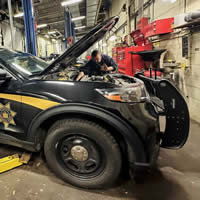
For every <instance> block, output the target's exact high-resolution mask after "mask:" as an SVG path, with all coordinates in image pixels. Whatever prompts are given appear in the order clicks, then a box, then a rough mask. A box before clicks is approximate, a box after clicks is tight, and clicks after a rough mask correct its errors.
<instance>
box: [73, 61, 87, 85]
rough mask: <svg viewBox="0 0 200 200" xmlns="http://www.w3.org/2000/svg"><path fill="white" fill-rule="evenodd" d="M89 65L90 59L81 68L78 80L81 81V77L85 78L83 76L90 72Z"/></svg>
mask: <svg viewBox="0 0 200 200" xmlns="http://www.w3.org/2000/svg"><path fill="white" fill-rule="evenodd" d="M89 66H90V61H88V63H87V64H86V65H85V66H83V67H81V68H80V72H79V74H78V76H77V78H76V81H80V80H81V78H83V76H85V75H88V74H89Z"/></svg>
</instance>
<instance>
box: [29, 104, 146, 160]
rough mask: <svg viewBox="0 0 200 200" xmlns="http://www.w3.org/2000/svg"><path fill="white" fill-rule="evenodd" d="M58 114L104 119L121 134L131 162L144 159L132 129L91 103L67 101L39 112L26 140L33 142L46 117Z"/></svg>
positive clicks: (140, 146) (138, 141) (142, 148)
mask: <svg viewBox="0 0 200 200" xmlns="http://www.w3.org/2000/svg"><path fill="white" fill-rule="evenodd" d="M60 114H83V115H87V116H91V117H94V118H96V119H100V120H102V121H104V122H105V123H107V124H108V125H109V126H110V127H113V128H114V129H116V130H118V132H119V133H120V134H121V135H122V136H123V138H124V140H125V142H126V143H127V145H128V154H129V155H128V156H129V161H130V162H131V163H134V162H145V161H146V156H145V151H144V145H143V144H142V141H141V139H140V138H139V136H138V135H137V133H136V132H135V131H134V129H133V128H132V127H131V126H129V124H127V123H126V122H125V121H124V120H122V119H121V118H119V117H118V116H116V115H114V114H113V113H110V112H109V111H106V110H104V109H102V108H99V107H96V106H93V105H86V104H79V103H76V104H75V103H67V104H62V105H59V106H55V107H53V108H49V109H47V110H45V111H43V112H41V113H40V114H38V115H37V116H36V117H35V118H34V119H33V121H32V123H31V125H30V126H29V130H28V134H27V138H28V140H32V141H30V142H35V141H36V140H35V139H36V138H37V137H38V136H39V134H40V133H39V131H38V128H39V127H40V126H41V125H42V123H43V122H44V121H46V120H48V118H50V117H53V116H56V115H60ZM36 145H38V144H36Z"/></svg>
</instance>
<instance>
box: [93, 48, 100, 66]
mask: <svg viewBox="0 0 200 200" xmlns="http://www.w3.org/2000/svg"><path fill="white" fill-rule="evenodd" d="M101 59H102V54H101V52H100V51H98V50H94V51H93V52H92V60H93V61H94V62H96V63H100V62H101Z"/></svg>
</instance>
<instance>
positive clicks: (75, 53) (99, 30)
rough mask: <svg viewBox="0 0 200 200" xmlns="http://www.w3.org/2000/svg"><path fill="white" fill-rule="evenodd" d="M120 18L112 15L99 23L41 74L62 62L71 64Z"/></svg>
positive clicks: (55, 67)
mask: <svg viewBox="0 0 200 200" xmlns="http://www.w3.org/2000/svg"><path fill="white" fill-rule="evenodd" d="M118 20H119V17H118V16H116V17H111V18H110V19H108V20H106V21H105V22H103V23H101V24H98V25H97V26H96V27H94V28H93V29H92V30H91V31H90V32H89V33H88V34H86V35H85V36H84V37H83V38H81V39H80V40H79V41H78V42H76V43H75V44H74V45H73V46H71V47H70V48H69V49H67V50H66V51H65V52H64V53H63V54H62V55H60V56H59V57H58V58H57V59H56V60H54V61H53V62H52V63H51V64H50V65H49V66H48V67H47V68H46V69H45V70H43V71H42V72H41V73H40V75H46V74H48V73H51V72H52V71H54V70H57V69H58V68H59V65H60V63H64V64H65V65H69V64H70V63H72V62H73V61H74V60H75V59H76V58H78V57H79V56H80V55H81V54H82V53H84V52H85V51H86V50H87V49H89V48H90V47H91V46H92V45H93V44H95V43H96V42H97V41H99V40H101V39H102V38H103V37H104V35H105V34H106V33H107V32H109V31H110V30H111V29H112V28H113V27H114V26H115V24H116V23H117V22H118Z"/></svg>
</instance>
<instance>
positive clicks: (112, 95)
mask: <svg viewBox="0 0 200 200" xmlns="http://www.w3.org/2000/svg"><path fill="white" fill-rule="evenodd" d="M96 91H97V92H99V93H100V94H101V95H103V96H104V97H105V98H107V99H108V100H111V101H119V102H130V103H131V102H132V103H140V102H144V101H147V99H149V94H148V92H147V91H146V88H145V86H144V83H143V82H137V83H134V84H131V85H130V86H129V87H122V88H112V89H111V88H109V89H96Z"/></svg>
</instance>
